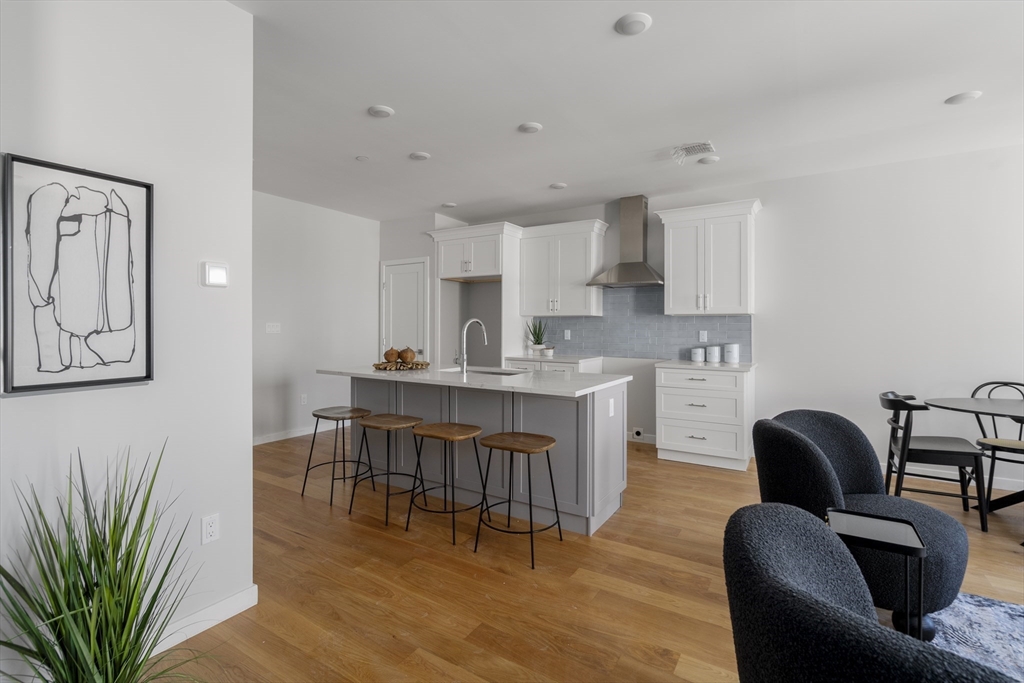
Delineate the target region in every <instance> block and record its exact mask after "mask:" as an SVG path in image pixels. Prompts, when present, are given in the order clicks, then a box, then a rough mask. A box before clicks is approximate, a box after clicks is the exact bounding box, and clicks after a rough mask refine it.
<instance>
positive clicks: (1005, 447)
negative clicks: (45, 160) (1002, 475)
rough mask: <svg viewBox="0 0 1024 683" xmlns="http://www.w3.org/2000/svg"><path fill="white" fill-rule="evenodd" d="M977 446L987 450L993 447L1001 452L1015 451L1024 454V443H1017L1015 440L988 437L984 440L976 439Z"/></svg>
mask: <svg viewBox="0 0 1024 683" xmlns="http://www.w3.org/2000/svg"><path fill="white" fill-rule="evenodd" d="M978 445H979V446H981V447H985V446H988V447H989V448H992V447H993V446H995V447H996V448H998V449H999V450H1001V451H1017V452H1020V453H1024V441H1018V440H1017V439H993V438H991V437H988V438H985V439H978Z"/></svg>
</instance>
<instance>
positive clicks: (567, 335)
mask: <svg viewBox="0 0 1024 683" xmlns="http://www.w3.org/2000/svg"><path fill="white" fill-rule="evenodd" d="M569 337H570V334H569V330H566V331H565V338H566V339H567V340H568V339H569Z"/></svg>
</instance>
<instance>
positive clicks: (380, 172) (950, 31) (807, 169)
mask: <svg viewBox="0 0 1024 683" xmlns="http://www.w3.org/2000/svg"><path fill="white" fill-rule="evenodd" d="M234 4H236V5H238V6H239V7H241V8H243V9H245V10H246V11H248V12H250V13H252V14H253V16H254V17H255V21H254V24H255V43H256V47H255V52H256V54H255V70H256V74H255V150H254V154H255V162H254V163H255V171H254V186H255V189H256V190H259V191H262V192H268V193H271V194H275V195H280V196H283V197H288V198H291V199H295V200H298V201H303V202H308V203H310V204H316V205H319V206H324V207H329V208H333V209H338V210H340V211H344V212H347V213H351V214H356V215H359V216H366V217H369V218H375V219H378V220H387V219H392V218H398V217H404V216H411V215H416V214H422V213H426V212H439V213H445V214H448V215H450V216H453V217H455V218H458V219H461V220H464V221H467V222H470V223H474V222H482V221H487V220H497V219H500V218H502V217H504V216H511V215H522V214H527V213H532V212H535V211H549V210H554V209H559V208H566V207H572V206H582V205H586V204H594V203H599V202H605V201H609V200H612V199H614V198H616V197H620V196H626V195H633V194H639V193H644V194H647V195H648V196H657V195H663V194H670V193H676V192H684V191H688V190H692V189H698V188H707V187H714V186H721V185H732V184H737V183H745V182H755V181H761V180H770V179H776V178H784V177H793V176H800V175H807V174H812V173H821V172H825V171H831V170H839V169H843V168H855V167H861V166H869V165H874V164H880V163H888V162H894V161H901V160H906V159H912V158H921V157H928V156H940V155H944V154H951V153H956V152H962V151H969V150H974V149H984V148H990V147H997V146H1002V145H1010V144H1020V143H1021V142H1022V141H1024V3H1021V2H903V1H895V2H804V1H798V2H485V1H476V2H427V1H419V2H300V1H297V0H283V1H276V0H259V1H256V0H235V2H234ZM630 11H645V12H647V13H649V14H650V15H651V16H652V17H653V18H654V24H653V27H652V28H651V29H650V30H649V31H648V32H647V33H644V34H642V35H639V36H631V37H627V36H622V35H619V34H617V33H615V31H614V30H613V26H614V24H615V21H616V19H618V18H619V17H620V16H621V15H623V14H625V13H627V12H630ZM965 90H982V91H984V93H985V94H984V96H983V97H982V98H981V99H979V100H977V101H975V102H972V103H968V104H963V105H959V106H949V105H944V104H943V100H944V99H945V98H947V97H949V96H950V95H953V94H955V93H959V92H962V91H965ZM374 104H384V105H387V106H390V107H392V108H394V109H395V111H396V114H395V115H394V116H392V117H391V118H388V119H378V118H373V117H371V116H369V115H368V114H367V113H366V109H367V107H369V106H370V105H374ZM525 121H539V122H540V123H542V124H544V130H543V131H541V132H540V133H536V134H533V135H527V134H523V133H519V132H517V130H516V127H517V126H518V125H519V124H520V123H523V122H525ZM709 139H710V140H712V141H713V142H714V144H715V147H716V148H717V149H718V152H717V154H719V155H720V156H721V158H722V161H721V162H719V163H718V164H716V165H714V166H703V165H699V164H696V163H694V160H693V159H691V160H690V161H688V162H687V164H686V165H685V166H683V167H679V166H678V165H676V163H675V162H674V161H672V159H671V156H670V149H671V147H673V146H674V145H678V144H681V143H686V142H696V141H703V140H709ZM414 151H425V152H429V153H430V154H431V155H432V158H431V159H430V160H429V161H421V162H417V161H413V160H411V159H409V157H408V155H409V153H410V152H414ZM357 155H366V156H368V157H370V161H367V162H359V161H356V160H355V157H356V156H357ZM554 182H564V183H568V185H569V187H568V189H565V190H560V191H556V190H551V189H548V185H549V184H551V183H554ZM851 199H853V198H851ZM443 202H457V203H458V208H455V209H442V208H441V206H440V205H441V204H442V203H443Z"/></svg>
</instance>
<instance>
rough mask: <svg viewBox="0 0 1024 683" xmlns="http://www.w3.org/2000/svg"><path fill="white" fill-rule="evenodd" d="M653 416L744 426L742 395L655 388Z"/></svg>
mask: <svg viewBox="0 0 1024 683" xmlns="http://www.w3.org/2000/svg"><path fill="white" fill-rule="evenodd" d="M655 391H656V397H657V404H656V409H655V410H656V412H655V415H656V417H659V418H662V417H667V418H675V419H680V420H700V421H707V422H719V423H723V424H734V425H740V424H743V394H742V393H736V392H730V393H727V392H724V391H723V392H715V391H706V392H698V391H687V390H685V389H673V388H667V387H658V388H657V389H656V390H655Z"/></svg>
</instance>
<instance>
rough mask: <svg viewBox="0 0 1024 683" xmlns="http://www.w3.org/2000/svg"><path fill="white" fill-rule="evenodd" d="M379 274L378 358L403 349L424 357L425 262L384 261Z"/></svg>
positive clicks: (425, 348) (424, 260)
mask: <svg viewBox="0 0 1024 683" xmlns="http://www.w3.org/2000/svg"><path fill="white" fill-rule="evenodd" d="M380 271H381V304H380V319H381V340H380V345H381V355H382V357H383V353H384V351H386V350H387V349H388V348H390V347H392V346H393V347H394V348H396V349H398V350H399V351H401V350H402V349H404V348H405V347H407V346H408V347H409V348H411V349H412V350H413V351H415V352H416V355H417V357H419V358H423V359H425V358H426V357H427V353H428V349H427V320H428V319H429V318H428V315H427V314H428V309H427V306H428V304H427V302H428V301H429V299H428V297H427V261H426V259H416V260H403V261H384V262H382V263H381V264H380Z"/></svg>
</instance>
